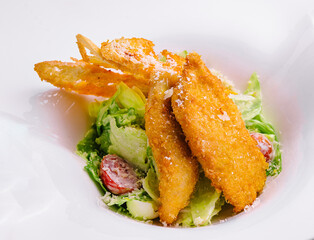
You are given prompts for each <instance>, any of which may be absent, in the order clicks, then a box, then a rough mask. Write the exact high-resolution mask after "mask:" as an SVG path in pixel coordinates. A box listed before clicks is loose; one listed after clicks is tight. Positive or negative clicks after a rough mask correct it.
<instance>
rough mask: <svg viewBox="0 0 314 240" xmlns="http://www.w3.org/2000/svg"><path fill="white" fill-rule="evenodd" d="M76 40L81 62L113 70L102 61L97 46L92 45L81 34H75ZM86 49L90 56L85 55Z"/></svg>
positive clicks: (108, 64)
mask: <svg viewBox="0 0 314 240" xmlns="http://www.w3.org/2000/svg"><path fill="white" fill-rule="evenodd" d="M76 40H77V42H76V44H77V46H78V49H79V51H80V54H81V56H82V59H83V61H85V62H87V63H93V64H97V65H100V66H103V67H106V68H114V66H112V65H111V64H110V63H108V62H107V61H106V60H104V58H103V57H102V56H101V52H100V48H99V47H97V45H96V44H95V43H93V42H92V41H91V40H90V39H89V38H87V37H85V36H83V35H81V34H77V35H76ZM86 48H87V49H88V50H89V51H90V53H91V54H92V55H91V56H89V55H87V53H86Z"/></svg>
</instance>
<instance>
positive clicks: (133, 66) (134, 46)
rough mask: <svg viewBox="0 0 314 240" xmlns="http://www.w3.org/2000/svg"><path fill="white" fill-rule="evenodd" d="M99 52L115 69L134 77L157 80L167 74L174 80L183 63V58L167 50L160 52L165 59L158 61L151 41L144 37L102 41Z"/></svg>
mask: <svg viewBox="0 0 314 240" xmlns="http://www.w3.org/2000/svg"><path fill="white" fill-rule="evenodd" d="M101 54H102V57H103V59H104V60H105V61H107V62H108V63H110V64H111V65H112V66H113V67H114V68H115V69H119V70H121V71H123V72H124V73H127V74H131V75H134V77H135V78H145V79H151V78H153V79H156V80H158V79H159V76H161V75H165V74H167V75H168V77H167V78H168V79H171V78H173V79H174V80H173V81H176V79H177V76H178V75H179V74H181V72H182V70H183V65H184V63H185V58H183V57H180V56H178V55H176V54H173V53H171V52H168V51H167V50H164V51H163V52H162V55H164V56H165V57H166V61H165V62H161V61H159V59H158V56H157V55H156V53H155V52H154V44H153V42H152V41H149V40H146V39H144V38H120V39H116V40H113V41H111V42H108V41H107V42H104V43H102V44H101ZM170 81H172V80H170Z"/></svg>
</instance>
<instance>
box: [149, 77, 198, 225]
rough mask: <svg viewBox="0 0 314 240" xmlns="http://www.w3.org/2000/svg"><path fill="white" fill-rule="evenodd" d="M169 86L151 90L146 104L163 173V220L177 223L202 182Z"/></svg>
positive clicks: (159, 85) (162, 84) (158, 84)
mask: <svg viewBox="0 0 314 240" xmlns="http://www.w3.org/2000/svg"><path fill="white" fill-rule="evenodd" d="M167 89H168V84H167V83H166V82H165V81H163V80H161V81H158V82H156V84H155V85H153V87H152V88H151V90H150V92H149V96H148V100H147V105H146V114H145V128H146V134H147V137H148V140H149V145H150V146H151V148H152V151H153V155H154V158H155V161H156V164H157V167H158V170H159V173H160V179H159V180H160V183H159V191H160V202H161V206H160V208H159V217H160V220H161V221H162V222H166V223H167V224H171V223H173V222H174V221H175V220H176V218H177V215H178V213H179V211H180V210H181V209H183V208H184V207H185V206H187V205H188V202H189V199H190V195H191V194H192V192H193V189H194V187H195V184H196V182H197V179H198V163H197V161H196V159H195V158H193V157H192V155H191V152H190V149H189V147H188V145H187V144H186V142H185V140H184V135H183V133H182V130H181V128H180V125H179V124H178V123H177V121H176V120H175V117H174V115H173V113H172V110H171V100H170V96H169V93H171V90H168V91H167V92H166V90H167ZM167 97H168V98H167Z"/></svg>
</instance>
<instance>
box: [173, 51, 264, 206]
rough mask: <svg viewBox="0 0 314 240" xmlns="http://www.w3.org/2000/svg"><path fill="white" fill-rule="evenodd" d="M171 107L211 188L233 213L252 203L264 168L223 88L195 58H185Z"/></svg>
mask: <svg viewBox="0 0 314 240" xmlns="http://www.w3.org/2000/svg"><path fill="white" fill-rule="evenodd" d="M172 107H173V111H174V114H175V117H176V119H177V121H178V122H179V123H180V125H181V127H182V130H183V132H184V134H185V136H186V141H187V142H188V144H189V146H190V148H191V151H192V153H193V155H194V156H196V157H197V160H198V161H199V162H200V163H201V165H202V167H203V169H204V171H205V174H206V176H207V177H208V178H210V180H211V181H212V185H213V186H214V187H215V188H216V189H217V190H218V191H223V194H224V196H225V199H226V200H227V201H228V202H229V203H231V204H232V205H233V206H234V211H235V212H239V211H241V210H243V209H244V207H245V206H246V205H249V204H252V203H253V201H254V200H255V198H256V195H257V193H258V192H260V191H262V189H263V186H264V184H265V180H266V169H267V167H268V164H267V163H266V161H265V158H264V156H263V154H262V153H261V151H260V150H259V149H258V147H257V144H256V142H255V141H254V140H253V138H252V137H251V136H250V133H249V131H248V130H247V129H246V128H245V124H244V121H243V120H242V118H241V113H240V111H239V109H238V108H237V106H236V105H235V104H234V102H233V101H232V100H231V99H230V98H229V97H228V94H227V91H226V90H225V87H224V86H223V84H222V83H221V81H220V80H219V79H218V78H217V77H215V76H214V75H212V74H211V72H210V71H209V70H208V68H207V67H206V66H205V64H204V62H203V61H202V60H201V58H200V56H199V55H198V54H196V53H191V54H189V55H188V57H187V63H186V65H185V69H184V70H183V77H182V78H181V79H179V81H178V83H177V85H176V87H175V88H174V91H173V96H172Z"/></svg>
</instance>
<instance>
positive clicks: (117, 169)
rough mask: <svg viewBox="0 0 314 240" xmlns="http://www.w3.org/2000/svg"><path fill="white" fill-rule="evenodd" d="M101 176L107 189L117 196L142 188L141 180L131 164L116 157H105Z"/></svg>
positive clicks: (101, 167)
mask: <svg viewBox="0 0 314 240" xmlns="http://www.w3.org/2000/svg"><path fill="white" fill-rule="evenodd" d="M99 175H100V178H101V179H102V181H103V183H104V184H105V186H106V188H107V189H108V190H109V191H110V192H112V193H114V194H117V195H121V194H124V193H128V192H131V191H133V190H134V189H137V188H139V187H140V186H139V179H138V177H137V175H136V173H135V171H134V170H133V168H132V167H131V166H130V164H128V163H127V162H126V161H125V160H124V159H122V158H120V157H118V156H116V155H106V156H104V158H103V159H102V161H101V163H100V172H99Z"/></svg>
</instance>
